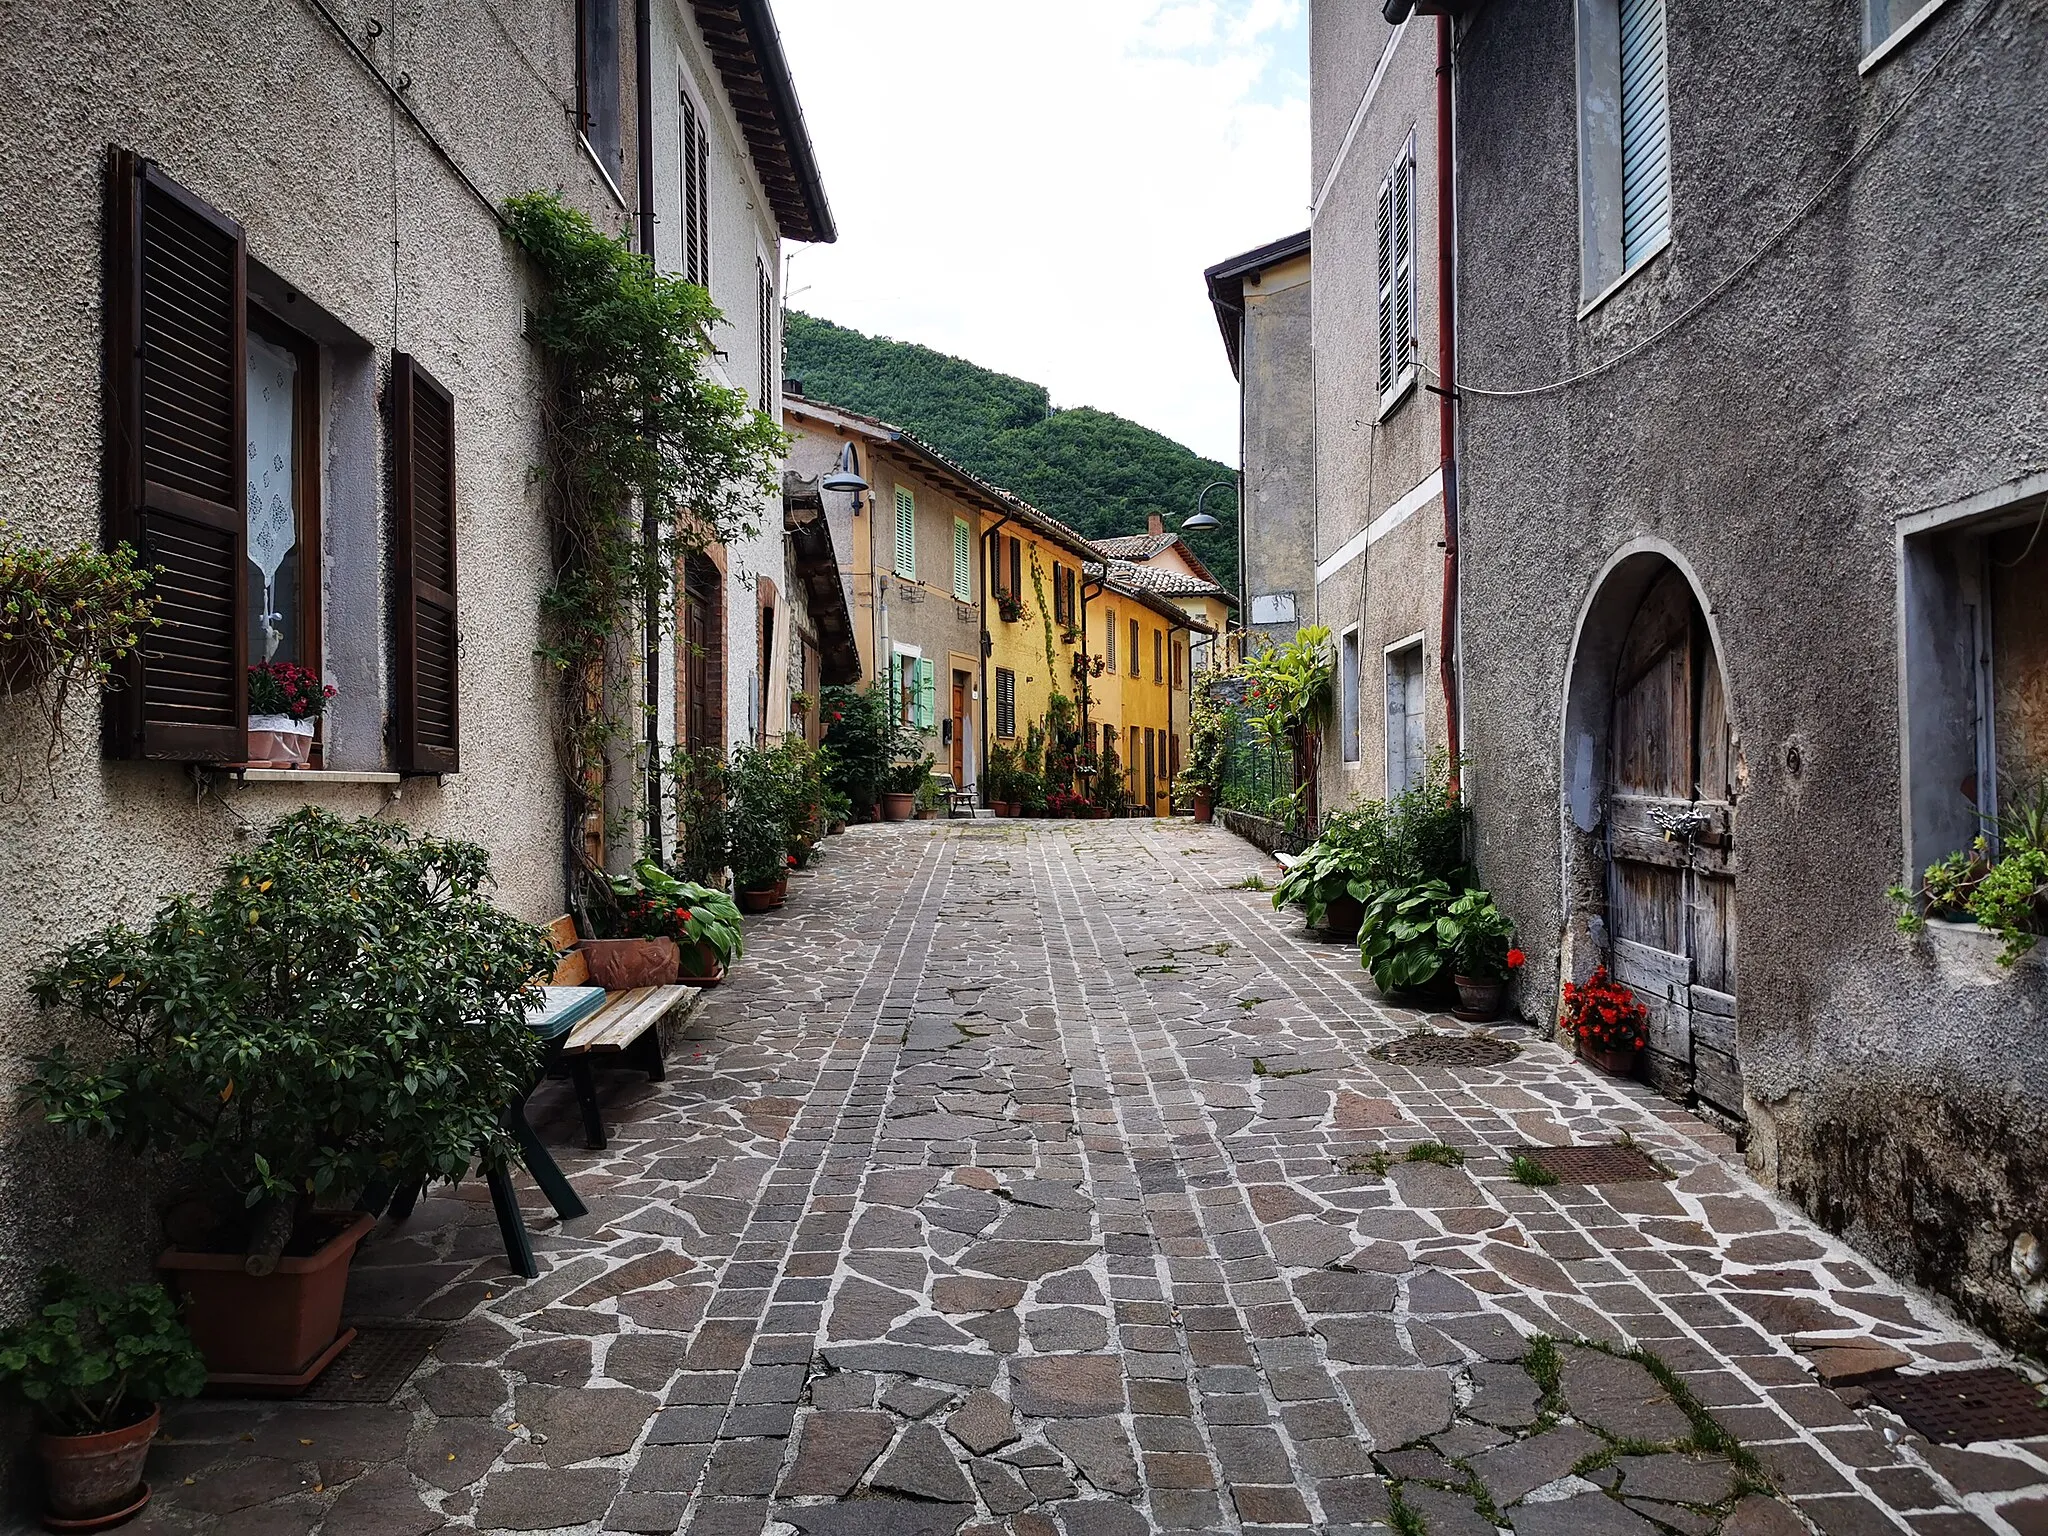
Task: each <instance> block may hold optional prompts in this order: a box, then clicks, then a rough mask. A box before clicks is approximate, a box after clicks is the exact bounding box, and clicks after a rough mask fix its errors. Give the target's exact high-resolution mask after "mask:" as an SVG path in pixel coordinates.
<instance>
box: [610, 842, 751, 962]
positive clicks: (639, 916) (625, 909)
mask: <svg viewBox="0 0 2048 1536" xmlns="http://www.w3.org/2000/svg"><path fill="white" fill-rule="evenodd" d="M612 890H613V892H614V893H615V894H616V895H617V896H618V898H619V907H620V915H619V921H620V925H621V926H622V927H623V928H624V929H625V930H626V931H627V932H628V933H631V934H633V935H635V936H637V937H638V938H640V939H642V940H658V941H660V942H661V943H662V945H663V946H664V947H665V948H666V949H667V950H668V952H669V956H670V959H669V965H670V970H669V975H668V979H669V980H670V981H684V982H688V983H689V984H690V985H692V986H698V987H709V986H715V985H717V984H718V983H719V982H721V981H723V980H724V979H725V968H726V966H727V965H729V964H730V963H731V962H733V961H734V960H737V959H738V958H739V957H740V952H741V943H740V909H739V907H738V906H737V905H735V904H734V902H733V899H732V897H730V896H728V895H726V893H725V892H723V891H715V890H713V889H712V888H711V887H710V886H708V885H698V884H696V883H695V882H694V881H690V880H678V879H677V878H676V877H675V876H674V875H671V874H670V873H669V872H668V871H667V870H665V869H663V868H662V867H661V866H660V865H659V864H656V863H655V862H654V861H653V860H651V859H642V860H641V861H640V862H639V863H638V864H636V865H634V866H633V873H632V875H631V876H629V877H622V878H619V879H616V880H614V881H612ZM590 947H591V946H590V945H589V943H587V942H586V943H585V944H584V946H583V948H584V950H585V951H586V952H588V950H589V949H590ZM591 979H592V980H596V979H597V965H596V962H595V961H593V962H592V964H591Z"/></svg>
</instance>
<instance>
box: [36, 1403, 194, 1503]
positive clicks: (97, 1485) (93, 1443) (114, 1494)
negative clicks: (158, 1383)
mask: <svg viewBox="0 0 2048 1536" xmlns="http://www.w3.org/2000/svg"><path fill="white" fill-rule="evenodd" d="M162 1418H163V1414H162V1411H161V1410H160V1409H157V1408H151V1409H150V1410H149V1417H147V1418H145V1419H138V1420H137V1421H136V1422H135V1423H133V1424H129V1425H126V1426H125V1427H123V1428H121V1429H109V1430H105V1431H102V1432H101V1433H99V1434H96V1435H37V1436H36V1455H37V1457H38V1458H40V1459H41V1461H42V1463H43V1498H44V1502H45V1503H46V1505H47V1506H48V1509H49V1513H48V1514H47V1515H46V1516H45V1517H44V1521H43V1523H44V1524H45V1525H47V1526H49V1528H50V1529H51V1530H53V1531H101V1530H105V1529H107V1528H108V1527H109V1526H114V1525H119V1524H120V1523H121V1522H122V1521H124V1520H126V1519H128V1518H129V1517H130V1516H131V1515H133V1514H134V1513H135V1512H136V1511H137V1510H139V1509H141V1508H142V1506H143V1505H145V1504H147V1503H148V1502H149V1489H148V1487H147V1486H145V1485H144V1483H143V1481H142V1464H143V1463H144V1462H145V1461H147V1460H148V1459H149V1443H150V1441H152V1440H154V1439H155V1438H156V1431H157V1425H158V1424H159V1423H160V1422H161V1421H162Z"/></svg>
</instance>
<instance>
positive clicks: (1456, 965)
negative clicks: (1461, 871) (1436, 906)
mask: <svg viewBox="0 0 2048 1536" xmlns="http://www.w3.org/2000/svg"><path fill="white" fill-rule="evenodd" d="M1514 933H1515V925H1514V924H1513V923H1511V922H1510V921H1508V919H1507V917H1506V915H1505V914H1503V913H1502V911H1501V910H1500V908H1499V907H1498V906H1496V905H1495V904H1494V900H1493V897H1492V895H1491V894H1490V893H1489V892H1486V891H1481V890H1468V891H1466V892H1464V893H1463V894H1462V895H1460V896H1459V897H1458V899H1457V900H1456V901H1454V902H1452V903H1451V909H1450V911H1448V912H1446V913H1445V914H1444V916H1443V917H1442V919H1441V920H1440V921H1439V922H1438V923H1437V936H1438V937H1439V938H1440V939H1442V941H1443V943H1444V946H1445V948H1446V949H1447V950H1448V952H1449V955H1450V963H1451V973H1452V974H1453V975H1455V976H1465V977H1470V978H1471V979H1472V980H1474V981H1482V980H1492V981H1500V980H1505V979H1506V978H1507V975H1508V973H1509V972H1510V971H1513V970H1517V969H1519V968H1520V967H1521V965H1522V961H1523V955H1522V952H1521V951H1520V950H1519V949H1515V948H1513V947H1512V946H1511V945H1510V943H1509V940H1511V939H1512V938H1513V937H1514Z"/></svg>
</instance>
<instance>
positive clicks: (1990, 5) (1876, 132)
mask: <svg viewBox="0 0 2048 1536" xmlns="http://www.w3.org/2000/svg"><path fill="white" fill-rule="evenodd" d="M1997 7H1998V0H1984V3H1983V4H1982V5H1980V6H1978V7H1977V10H1976V12H1975V14H1973V15H1972V16H1971V17H1970V19H1969V20H1968V21H1966V22H1964V23H1963V25H1962V26H1961V27H1960V28H1959V29H1957V32H1956V35H1955V36H1954V37H1953V38H1951V39H1950V40H1949V44H1948V46H1947V47H1946V48H1944V49H1942V51H1941V52H1940V53H1938V54H1937V55H1935V58H1934V62H1933V63H1932V64H1930V65H1928V66H1927V69H1926V70H1925V71H1924V72H1923V73H1922V74H1921V76H1920V78H1919V79H1918V80H1916V81H1914V83H1913V86H1912V88H1911V89H1910V90H1908V91H1907V92H1906V93H1905V94H1904V95H1903V96H1901V97H1900V98H1899V99H1898V100H1897V101H1896V102H1894V103H1893V104H1892V106H1891V109H1890V110H1889V111H1887V112H1886V113H1885V114H1884V116H1883V117H1881V118H1879V119H1878V121H1877V126H1876V127H1874V128H1873V129H1871V130H1870V133H1869V134H1868V135H1867V136H1866V137H1865V138H1864V139H1863V140H1862V142H1860V143H1859V144H1857V146H1856V147H1855V148H1854V149H1853V150H1851V151H1850V152H1849V156H1848V158H1847V159H1845V160H1844V161H1843V162H1842V163H1841V165H1840V166H1839V167H1837V168H1836V170H1835V173H1834V174H1833V175H1832V176H1830V177H1828V179H1827V180H1826V181H1824V182H1822V183H1821V186H1820V190H1818V191H1817V192H1815V193H1814V194H1813V196H1811V197H1809V198H1808V199H1807V200H1806V201H1805V202H1804V203H1802V204H1801V205H1800V206H1799V208H1798V209H1797V210H1796V211H1795V212H1794V213H1793V214H1792V216H1791V217H1790V218H1789V219H1787V220H1786V221H1785V222H1784V223H1783V224H1781V225H1779V226H1778V228H1777V229H1776V230H1775V231H1774V232H1773V233H1772V234H1771V235H1770V236H1769V237H1768V238H1767V239H1766V240H1765V241H1764V242H1763V244H1762V245H1760V246H1758V247H1757V248H1756V249H1755V250H1754V251H1753V252H1751V253H1750V255H1749V257H1748V259H1747V260H1745V261H1744V262H1743V263H1742V264H1741V265H1740V266H1738V267H1736V268H1735V269H1734V270H1733V271H1732V272H1729V273H1728V274H1727V275H1726V276H1724V277H1722V278H1721V279H1720V281H1718V282H1716V283H1715V284H1714V285H1713V286H1712V287H1711V288H1709V289H1708V290H1707V291H1706V292H1705V293H1703V294H1701V295H1700V296H1699V297H1698V298H1697V299H1695V300H1694V301H1693V302H1692V303H1691V304H1689V305H1687V306H1686V307H1685V308H1684V309H1683V310H1681V311H1680V312H1679V313H1678V314H1677V315H1675V316H1673V317H1672V318H1671V319H1670V320H1667V321H1666V322H1665V323H1664V324H1662V325H1660V326H1658V327H1657V328H1656V329H1655V330H1654V331H1652V332H1650V334H1649V335H1647V336H1645V337H1643V339H1642V340H1640V341H1638V342H1636V343H1635V344H1634V345H1632V346H1630V347H1628V348H1626V349H1624V350H1623V351H1621V352H1618V353H1616V354H1615V355H1614V356H1613V357H1610V358H1608V359H1607V360H1606V361H1605V362H1601V363H1596V364H1594V365H1593V366H1592V367H1590V368H1587V369H1584V370H1582V371H1581V372H1578V373H1575V374H1571V375H1569V376H1568V377H1566V378H1562V379H1557V380H1555V381H1553V382H1552V383H1549V384H1538V385H1535V386H1533V387H1531V388H1527V389H1481V388H1478V387H1477V386H1475V385H1472V384H1467V383H1465V382H1463V381H1460V382H1459V384H1458V390H1457V392H1458V394H1459V395H1460V396H1465V395H1470V396H1472V397H1473V398H1475V399H1481V400H1527V399H1532V398H1534V397H1536V396H1539V395H1553V394H1556V393H1558V392H1559V391H1560V390H1566V389H1571V388H1574V387H1575V386H1577V385H1580V384H1585V383H1588V382H1590V381H1591V380H1593V379H1597V378H1599V377H1600V376H1601V375H1602V374H1604V373H1609V372H1611V371H1612V370H1614V369H1616V368H1619V367H1620V366H1621V365H1622V364H1623V363H1625V362H1628V361H1629V360H1630V359H1631V358H1634V357H1636V356H1638V355H1640V354H1641V353H1643V352H1645V351H1647V350H1648V349H1649V348H1651V347H1653V346H1655V345H1656V344H1657V343H1658V342H1660V341H1662V340H1663V339H1664V338H1665V337H1667V336H1669V335H1670V334H1671V333H1672V332H1673V331H1676V330H1677V329H1678V328H1679V327H1680V326H1682V325H1684V324H1686V323H1687V322H1688V321H1690V320H1692V319H1693V318H1694V317H1695V316H1697V315H1698V314H1700V313H1701V312H1702V311H1703V310H1705V309H1706V308H1707V306H1708V305H1710V304H1712V303H1713V302H1714V301H1715V300H1716V299H1718V298H1720V297H1721V295H1722V294H1724V293H1726V292H1727V291H1728V290H1729V289H1730V288H1732V287H1734V286H1735V284H1736V283H1737V282H1738V281H1739V280H1740V279H1741V278H1742V277H1743V276H1745V275H1746V274H1747V273H1749V272H1750V271H1752V270H1754V269H1755V268H1756V266H1757V265H1758V264H1759V263H1761V262H1762V261H1763V259H1764V258H1765V257H1766V256H1768V255H1770V254H1771V253H1772V252H1773V251H1775V250H1776V249H1777V248H1778V247H1779V246H1781V245H1783V244H1784V243H1785V241H1786V240H1787V239H1789V238H1790V237H1791V234H1792V232H1793V231H1794V230H1795V229H1797V228H1798V227H1799V226H1800V225H1801V224H1803V223H1805V222H1806V220H1807V218H1808V217H1809V216H1811V214H1812V213H1813V211H1814V210H1815V209H1816V208H1818V207H1819V206H1820V205H1821V204H1822V203H1823V202H1825V201H1826V200H1827V198H1828V196H1829V195H1830V194H1831V193H1833V192H1834V190H1835V189H1836V188H1837V187H1839V186H1840V185H1841V184H1842V182H1843V180H1844V179H1845V178H1846V177H1847V176H1848V174H1849V173H1850V172H1851V171H1852V170H1854V169H1855V168H1856V167H1857V166H1858V165H1859V164H1860V163H1862V161H1863V159H1864V157H1865V156H1867V155H1868V154H1869V153H1870V151H1871V150H1872V149H1874V148H1875V147H1876V146H1877V143H1878V141H1879V140H1880V139H1882V138H1883V137H1884V136H1885V134H1886V133H1888V132H1889V131H1890V129H1891V126H1892V124H1893V123H1895V122H1897V121H1898V119H1899V117H1900V116H1901V115H1902V114H1903V113H1904V112H1905V110H1906V109H1907V108H1908V107H1910V106H1911V105H1912V104H1913V103H1914V102H1915V101H1917V100H1918V99H1919V97H1920V94H1921V93H1922V92H1923V91H1925V90H1926V89H1927V87H1928V85H1929V84H1931V83H1932V82H1933V80H1934V77H1935V76H1936V75H1938V74H1940V73H1941V69H1942V66H1943V65H1944V64H1946V63H1947V62H1948V61H1949V60H1950V59H1951V58H1953V57H1954V56H1955V53H1956V50H1957V49H1959V48H1961V47H1962V45H1963V43H1964V42H1965V41H1967V40H1968V38H1969V37H1970V35H1971V34H1972V33H1973V32H1975V31H1976V30H1977V26H1978V24H1979V23H1980V22H1982V21H1983V20H1984V18H1985V17H1986V16H1988V15H1990V14H1991V12H1992V11H1994V10H1995V9H1997ZM1419 366H1420V367H1421V368H1422V369H1423V371H1424V372H1426V373H1428V374H1429V375H1430V376H1431V377H1432V378H1434V379H1436V381H1437V382H1438V383H1439V384H1441V383H1442V382H1443V375H1441V374H1439V373H1438V372H1437V371H1436V370H1435V369H1434V368H1431V367H1430V366H1429V365H1428V364H1427V363H1420V364H1419Z"/></svg>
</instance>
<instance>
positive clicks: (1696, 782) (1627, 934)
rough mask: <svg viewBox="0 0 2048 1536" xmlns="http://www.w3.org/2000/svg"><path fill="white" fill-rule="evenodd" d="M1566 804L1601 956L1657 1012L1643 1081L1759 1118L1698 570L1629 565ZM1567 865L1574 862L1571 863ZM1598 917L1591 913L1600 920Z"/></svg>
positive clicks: (1610, 595) (1732, 802)
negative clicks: (1746, 1098) (1746, 1088)
mask: <svg viewBox="0 0 2048 1536" xmlns="http://www.w3.org/2000/svg"><path fill="white" fill-rule="evenodd" d="M1566 751H1567V761H1566V763H1565V778H1566V790H1567V798H1568V800H1569V801H1571V802H1572V804H1571V807H1570V809H1571V812H1572V815H1573V818H1574V819H1575V820H1576V821H1577V824H1578V826H1579V829H1580V830H1581V831H1583V832H1585V833H1586V834H1587V835H1586V836H1585V837H1584V838H1582V839H1580V840H1579V842H1578V845H1577V848H1576V850H1574V851H1573V852H1572V854H1571V855H1570V857H1576V858H1579V859H1582V860H1591V859H1597V860H1599V861H1600V862H1601V863H1603V864H1604V866H1605V867H1604V871H1596V870H1594V869H1592V868H1590V867H1581V868H1580V869H1578V870H1576V871H1574V870H1571V869H1569V868H1568V872H1567V879H1568V886H1567V889H1568V890H1577V891H1579V892H1581V893H1583V894H1582V897H1581V899H1582V900H1586V901H1589V902H1598V903H1600V904H1601V905H1602V906H1603V907H1604V910H1598V911H1593V912H1590V913H1581V914H1575V917H1577V918H1579V919H1581V921H1578V922H1575V923H1574V924H1573V927H1574V928H1576V929H1578V930H1579V931H1580V932H1581V933H1582V934H1583V935H1584V937H1585V938H1586V940H1587V941H1588V943H1587V949H1588V950H1589V951H1590V953H1588V954H1586V955H1582V956H1581V957H1580V962H1579V963H1577V964H1575V965H1574V966H1573V969H1574V970H1576V971H1578V972H1579V973H1580V974H1581V975H1582V976H1583V973H1584V972H1585V971H1587V970H1589V969H1590V968H1591V961H1592V960H1593V959H1601V960H1604V961H1605V963H1606V964H1607V966H1608V967H1609V969H1610V970H1611V972H1612V973H1613V975H1614V977H1615V979H1616V980H1618V981H1621V982H1623V983H1624V984H1626V985H1627V986H1628V987H1629V988H1630V989H1631V990H1632V991H1634V993H1635V994H1636V996H1637V998H1638V999H1640V1000H1641V1001H1642V1002H1643V1003H1644V1004H1645V1005H1646V1006H1647V1007H1648V1009H1649V1011H1650V1029H1649V1048H1648V1051H1647V1053H1646V1054H1645V1057H1644V1060H1643V1067H1644V1071H1645V1075H1646V1076H1648V1077H1649V1079H1650V1080H1651V1082H1652V1083H1654V1084H1655V1085H1656V1086H1657V1087H1659V1088H1660V1089H1662V1090H1663V1091H1665V1092H1667V1093H1669V1094H1671V1095H1673V1096H1674V1097H1678V1098H1691V1099H1695V1100H1697V1101H1698V1102H1699V1104H1700V1105H1701V1107H1703V1108H1705V1109H1708V1110H1710V1111H1712V1112H1714V1113H1715V1114H1717V1115H1719V1116H1721V1117H1723V1118H1724V1119H1726V1120H1729V1121H1732V1122H1738V1123H1739V1122H1741V1121H1742V1120H1743V1119H1744V1118H1745V1112H1744V1106H1743V1088H1742V1065H1741V1059H1740V1052H1739V1050H1738V1048H1737V1038H1736V1021H1737V1014H1736V996H1737V987H1736V924H1735V891H1736V881H1737V877H1738V873H1739V869H1738V864H1739V858H1738V849H1739V840H1738V837H1737V802H1738V800H1739V799H1740V795H1741V781H1742V777H1743V775H1742V765H1741V747H1740V739H1739V737H1738V736H1737V733H1736V730H1735V726H1734V723H1733V720H1732V717H1731V714H1730V711H1729V703H1728V692H1727V684H1726V680H1725V678H1724V677H1723V674H1722V668H1721V663H1720V658H1719V654H1718V650H1717V648H1716V645H1715V641H1714V635H1713V631H1712V629H1711V626H1710V625H1709V622H1708V619H1707V615H1706V612H1705V611H1704V610H1703V608H1702V607H1701V605H1700V601H1699V598H1698V596H1697V595H1696V593H1695V591H1694V587H1693V584H1692V582H1691V580H1690V579H1689V578H1688V576H1687V574H1686V573H1685V572H1684V571H1683V570H1681V569H1680V568H1679V567H1678V566H1677V565H1676V564H1675V563H1673V562H1672V561H1671V560H1669V559H1666V558H1663V557H1661V556H1659V555H1655V554H1648V553H1645V554H1641V555H1637V556H1634V557H1632V558H1631V559H1629V560H1627V561H1624V562H1622V563H1621V564H1620V565H1619V566H1618V567H1617V568H1616V569H1615V570H1614V572H1613V573H1612V574H1611V575H1610V577H1609V580H1608V582H1607V583H1606V584H1605V585H1604V586H1603V588H1602V590H1601V592H1600V594H1599V596H1597V597H1596V598H1595V600H1594V603H1593V605H1592V606H1591V608H1590V609H1589V611H1588V614H1587V618H1586V621H1585V624H1584V626H1583V627H1582V630H1581V634H1580V638H1579V645H1578V650H1577V655H1576V657H1575V665H1574V668H1573V693H1572V697H1571V698H1570V700H1569V701H1568V704H1567V731H1566ZM1568 862H1569V859H1568ZM1587 919H1589V920H1587Z"/></svg>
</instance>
